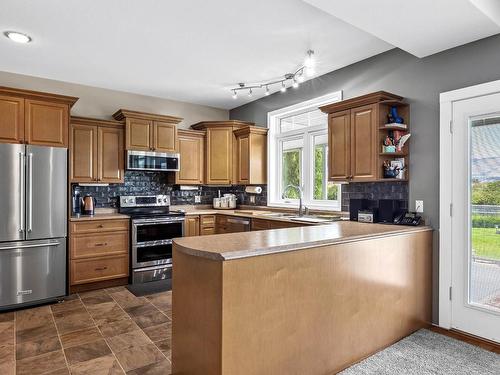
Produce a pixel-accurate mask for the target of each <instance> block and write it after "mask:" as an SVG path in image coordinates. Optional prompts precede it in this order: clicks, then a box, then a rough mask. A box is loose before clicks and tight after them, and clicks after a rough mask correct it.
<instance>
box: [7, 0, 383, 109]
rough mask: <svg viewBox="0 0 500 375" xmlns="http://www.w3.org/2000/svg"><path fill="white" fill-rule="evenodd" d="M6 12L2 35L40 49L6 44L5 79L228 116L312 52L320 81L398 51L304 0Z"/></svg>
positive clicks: (120, 2)
mask: <svg viewBox="0 0 500 375" xmlns="http://www.w3.org/2000/svg"><path fill="white" fill-rule="evenodd" d="M1 3H2V5H1V11H0V31H2V32H3V31H5V30H11V29H12V30H16V31H21V32H25V33H27V34H29V35H31V36H32V37H33V42H32V43H30V44H28V45H19V44H16V43H13V42H11V41H9V40H8V39H7V38H4V37H3V36H0V56H1V58H0V70H3V71H9V72H15V73H21V74H28V75H33V76H39V77H44V78H51V79H56V80H61V81H68V82H74V83H81V84H85V85H91V86H97V87H104V88H110V89H115V90H122V91H128V92H133V93H139V94H146V95H152V96H158V97H163V98H169V99H175V100H181V101H187V102H192V103H198V104H205V105H210V106H214V107H219V108H226V109H229V108H233V107H237V106H239V105H242V104H244V103H246V102H249V101H251V100H255V99H257V98H259V95H257V92H255V93H254V94H255V95H254V96H253V98H248V97H247V96H246V95H241V96H240V98H238V99H237V100H233V99H232V98H231V93H230V91H229V88H231V87H234V85H235V84H236V83H237V82H242V81H244V82H249V81H250V82H251V81H261V80H267V79H270V78H276V77H280V76H281V75H283V74H285V73H287V72H289V71H292V70H294V69H296V68H297V67H298V66H299V65H300V64H301V63H302V62H303V59H304V57H305V53H306V51H307V50H308V49H309V48H312V49H314V50H315V51H316V57H317V60H318V66H317V69H316V70H317V75H320V74H324V73H327V72H329V71H332V70H334V69H338V68H340V67H343V66H346V65H349V64H352V63H354V62H356V61H359V60H362V59H365V58H367V57H370V56H373V55H376V54H378V53H381V52H384V51H386V50H388V49H391V48H392V46H391V45H389V44H387V43H385V42H383V41H381V40H379V39H377V38H376V37H374V36H371V35H369V34H368V33H366V32H364V31H361V30H359V29H357V28H355V27H353V26H351V25H349V24H347V23H345V22H343V21H340V20H337V19H335V18H334V17H332V16H331V15H329V14H327V13H325V12H323V11H321V10H319V9H317V8H315V7H313V6H311V5H309V4H307V3H304V2H303V1H301V0H272V1H265V0H257V1H255V0H254V1H250V0H247V1H244V0H210V1H208V0H180V1H158V0H135V1H134V0H86V1H77V0H66V1H61V0H44V1H28V0H2V2H1ZM0 85H1V82H0ZM278 89H279V87H277V88H276V90H278ZM276 90H275V91H276Z"/></svg>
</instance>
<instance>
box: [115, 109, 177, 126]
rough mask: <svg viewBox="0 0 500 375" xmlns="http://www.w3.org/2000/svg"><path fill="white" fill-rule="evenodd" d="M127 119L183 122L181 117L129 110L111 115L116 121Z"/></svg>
mask: <svg viewBox="0 0 500 375" xmlns="http://www.w3.org/2000/svg"><path fill="white" fill-rule="evenodd" d="M127 117H131V118H137V119H141V120H151V121H162V122H168V123H170V124H178V123H179V122H181V121H182V120H184V119H183V118H182V117H175V116H167V115H158V114H153V113H147V112H139V111H132V110H130V109H119V110H118V111H116V112H115V113H113V118H114V119H115V120H117V121H122V120H125V119H126V118H127Z"/></svg>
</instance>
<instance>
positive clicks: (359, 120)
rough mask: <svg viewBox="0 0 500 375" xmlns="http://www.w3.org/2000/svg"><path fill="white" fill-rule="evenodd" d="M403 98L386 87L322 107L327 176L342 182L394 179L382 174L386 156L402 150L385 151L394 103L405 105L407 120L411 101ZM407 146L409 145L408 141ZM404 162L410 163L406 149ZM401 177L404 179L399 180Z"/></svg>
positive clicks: (397, 155)
mask: <svg viewBox="0 0 500 375" xmlns="http://www.w3.org/2000/svg"><path fill="white" fill-rule="evenodd" d="M402 100H403V98H402V97H400V96H397V95H394V94H390V93H387V92H384V91H380V92H375V93H372V94H367V95H363V96H360V97H356V98H352V99H347V100H344V101H341V102H337V103H333V104H330V105H326V106H323V107H321V108H320V109H321V110H322V111H323V112H325V113H328V114H329V115H328V161H329V163H328V178H329V180H331V181H339V182H373V181H389V180H392V181H394V180H395V179H385V178H384V175H383V163H384V160H386V159H390V158H391V157H392V158H395V157H400V156H401V154H397V153H394V154H392V155H391V154H389V155H388V154H385V153H383V152H382V144H383V137H382V135H380V134H379V133H380V132H381V131H385V135H387V130H386V129H384V125H385V124H386V123H387V113H388V112H389V109H390V107H391V106H393V105H396V106H398V107H399V106H401V107H402V108H404V118H405V120H408V116H409V109H408V105H407V104H404V103H403V102H402ZM405 148H406V149H408V146H406V145H405ZM403 156H405V158H406V160H405V165H406V166H408V158H407V153H405V154H404V155H403ZM399 181H401V180H399Z"/></svg>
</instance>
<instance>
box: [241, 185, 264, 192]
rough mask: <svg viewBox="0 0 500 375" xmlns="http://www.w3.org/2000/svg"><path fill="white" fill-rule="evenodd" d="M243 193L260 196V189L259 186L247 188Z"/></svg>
mask: <svg viewBox="0 0 500 375" xmlns="http://www.w3.org/2000/svg"><path fill="white" fill-rule="evenodd" d="M245 193H249V194H261V193H262V188H261V187H260V186H247V187H246V188H245Z"/></svg>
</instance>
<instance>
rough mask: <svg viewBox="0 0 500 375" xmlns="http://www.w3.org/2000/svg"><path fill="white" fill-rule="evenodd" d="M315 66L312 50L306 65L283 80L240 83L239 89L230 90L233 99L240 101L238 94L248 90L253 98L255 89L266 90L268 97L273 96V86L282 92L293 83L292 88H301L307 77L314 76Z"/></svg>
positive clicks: (284, 76) (307, 55)
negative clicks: (271, 87)
mask: <svg viewBox="0 0 500 375" xmlns="http://www.w3.org/2000/svg"><path fill="white" fill-rule="evenodd" d="M315 65H316V61H315V58H314V51H313V50H311V49H310V50H308V51H307V52H306V58H305V60H304V63H303V64H302V65H300V67H299V68H297V69H296V70H295V71H294V72H292V73H286V74H284V75H283V77H282V78H278V79H274V80H269V81H264V82H258V83H251V84H249V83H244V82H240V83H238V87H233V88H232V89H231V90H230V91H231V92H232V94H233V95H232V97H233V99H238V92H239V91H241V90H244V91H247V90H248V96H249V97H252V95H253V90H255V89H265V91H264V95H266V96H268V95H270V94H271V92H270V91H269V87H270V86H273V85H279V86H280V91H281V92H286V90H287V86H286V85H287V83H291V87H293V88H294V89H296V88H298V87H299V84H300V83H301V82H304V81H305V76H306V75H307V76H309V77H311V76H313V75H314V73H315V71H314V67H315Z"/></svg>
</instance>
